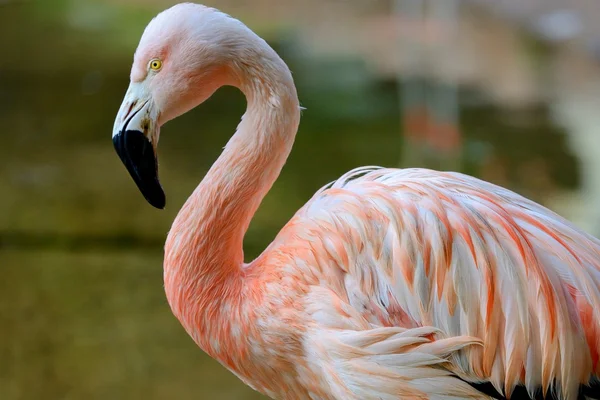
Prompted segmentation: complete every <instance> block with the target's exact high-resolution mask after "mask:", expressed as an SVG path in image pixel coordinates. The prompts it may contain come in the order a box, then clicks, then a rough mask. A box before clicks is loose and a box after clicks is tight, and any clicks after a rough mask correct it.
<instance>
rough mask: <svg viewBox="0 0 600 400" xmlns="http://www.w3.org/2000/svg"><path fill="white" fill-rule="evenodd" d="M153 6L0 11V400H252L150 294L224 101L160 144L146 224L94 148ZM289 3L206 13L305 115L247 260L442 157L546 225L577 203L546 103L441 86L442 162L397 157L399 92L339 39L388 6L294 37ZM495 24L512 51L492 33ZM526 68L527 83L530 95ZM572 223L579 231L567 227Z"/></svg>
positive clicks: (236, 100) (138, 199)
mask: <svg viewBox="0 0 600 400" xmlns="http://www.w3.org/2000/svg"><path fill="white" fill-rule="evenodd" d="M173 3H174V2H170V1H160V0H153V1H148V2H144V1H139V0H138V1H134V0H123V1H116V0H115V1H108V0H105V1H102V0H29V1H18V0H0V38H1V41H0V210H1V211H0V399H1V400H17V399H19V400H20V399H24V400H29V399H31V400H37V399H51V400H54V399H65V400H67V399H69V400H70V399H195V398H218V399H258V398H260V396H259V395H257V394H256V393H254V392H253V391H252V390H250V389H249V388H247V387H245V386H244V385H243V384H242V383H241V382H239V381H238V380H237V379H236V378H235V377H234V376H233V375H231V374H230V373H229V372H227V371H226V370H225V369H224V368H222V367H221V366H220V365H219V364H218V363H216V362H215V361H213V360H211V359H210V358H208V357H207V356H206V355H205V354H204V353H202V352H201V351H200V350H199V349H198V348H196V346H195V345H194V343H193V342H192V341H191V339H189V338H188V337H187V335H186V334H185V333H184V331H183V329H182V328H181V327H180V325H179V324H178V322H177V321H176V320H175V318H174V317H173V316H172V315H171V313H170V310H169V308H168V305H167V303H166V300H165V297H164V293H163V284H162V245H163V242H164V239H165V237H166V233H167V231H168V229H169V227H170V222H171V221H172V220H173V218H174V217H175V215H176V213H177V211H178V209H179V208H180V206H181V205H182V203H183V202H184V201H185V199H186V197H187V196H188V195H189V194H190V193H191V191H192V190H193V188H194V187H195V185H197V184H198V182H199V181H200V180H201V179H202V177H203V175H204V173H205V172H206V170H207V169H208V167H209V166H210V165H211V163H212V162H213V161H214V160H215V159H216V157H217V156H218V154H219V151H220V149H221V148H222V147H223V145H224V144H225V142H226V141H227V139H228V138H229V136H230V135H231V134H232V133H233V131H234V129H235V126H236V125H237V123H238V121H239V118H240V116H241V114H242V113H243V111H244V107H245V103H244V99H243V97H242V96H241V94H240V93H239V92H237V91H236V90H234V89H232V88H226V89H222V90H220V91H219V92H218V93H217V94H216V95H215V96H214V97H213V98H212V99H210V100H209V101H208V102H207V103H206V104H204V105H203V106H202V107H200V108H198V109H196V110H193V111H192V112H190V113H189V114H187V115H185V116H183V117H181V118H179V119H177V120H175V121H173V122H170V123H169V124H168V125H167V126H166V127H164V128H163V130H162V136H161V143H160V152H159V153H160V162H161V171H160V173H161V180H162V182H163V185H164V187H165V190H166V193H167V208H166V210H164V211H158V210H155V209H153V208H152V207H150V206H149V205H148V204H146V203H145V201H144V200H143V198H142V196H141V195H140V194H139V193H138V191H137V189H136V187H135V185H134V184H133V182H132V181H131V178H130V177H129V175H128V174H127V172H126V171H125V169H124V167H123V166H122V165H121V164H120V162H119V159H118V157H117V156H116V154H115V153H114V150H113V147H112V143H111V131H112V124H113V120H114V117H115V114H116V111H117V109H118V107H119V105H120V103H121V100H122V97H123V95H124V92H125V89H126V88H127V85H128V75H129V67H130V63H131V60H132V56H133V52H134V50H135V47H136V45H137V41H138V39H139V37H140V35H141V33H142V31H143V29H144V27H145V25H146V24H147V23H148V22H149V20H150V19H151V18H152V17H153V16H154V15H155V14H156V13H157V12H158V11H160V10H162V9H164V8H166V7H167V6H169V5H171V4H173ZM288 3H289V4H288ZM295 3H297V2H292V1H290V2H286V1H282V2H280V3H278V6H277V7H276V8H273V7H274V6H273V4H272V2H269V1H264V0H263V1H258V0H257V1H255V2H252V1H248V2H244V1H237V2H236V1H222V2H217V1H214V2H212V4H214V5H216V6H218V7H219V8H222V9H223V10H224V11H226V12H229V13H231V14H232V15H234V16H236V17H239V18H241V19H242V20H244V21H245V22H246V23H247V24H248V25H249V26H250V27H251V28H252V29H254V30H256V31H257V32H258V33H259V34H261V35H263V36H264V37H265V38H266V39H267V40H268V41H269V42H270V43H271V44H272V46H273V47H275V48H276V50H277V51H279V53H280V54H281V55H282V57H283V58H284V59H285V60H286V61H287V62H288V63H289V65H290V67H291V69H292V70H293V72H294V77H295V80H296V83H297V86H298V92H299V95H300V99H301V102H302V104H303V106H305V107H306V108H307V110H306V111H305V112H304V114H303V118H302V123H301V128H300V132H299V134H298V138H297V142H296V145H295V147H294V150H293V153H292V155H291V157H290V159H289V162H288V164H287V165H286V167H285V169H284V171H283V173H282V175H281V177H280V179H279V181H278V182H277V183H276V184H275V186H274V188H273V190H272V191H271V192H270V193H269V195H268V196H267V198H266V200H265V202H264V204H263V206H262V207H261V209H260V211H259V212H258V214H257V215H256V218H255V219H254V221H253V222H252V225H251V228H250V232H249V233H248V235H247V237H246V240H245V247H246V248H245V251H246V255H247V258H249V259H250V258H252V257H253V256H254V255H256V254H257V253H258V252H259V251H260V250H261V249H262V248H264V247H265V246H266V244H267V243H268V242H269V241H270V240H271V239H272V238H273V237H274V235H275V233H276V232H277V231H278V230H279V229H280V228H281V226H282V225H283V224H284V223H285V222H286V221H287V219H288V218H290V217H291V215H292V214H293V212H294V211H295V210H297V209H298V208H299V207H300V206H301V205H302V204H303V203H304V202H305V201H306V200H308V199H309V198H310V196H311V195H312V194H313V193H314V191H315V190H317V189H318V188H320V187H321V186H322V185H323V184H325V183H327V182H329V181H331V180H333V179H335V178H336V177H338V176H339V175H341V174H343V173H344V172H346V171H347V170H349V169H351V168H354V167H357V166H360V165H374V164H376V165H384V166H398V167H400V166H407V164H411V165H413V166H433V167H436V166H439V165H441V166H444V165H445V164H443V163H442V162H440V161H439V160H442V161H443V160H446V159H447V158H448V157H450V158H451V159H452V163H451V165H452V166H453V167H455V169H459V170H461V171H464V172H467V173H470V174H474V175H477V176H482V177H484V178H486V179H488V180H492V181H494V182H497V183H500V184H502V185H505V186H508V187H510V188H512V189H514V190H517V191H519V192H521V193H523V194H525V195H527V196H530V197H532V198H534V199H535V200H537V201H540V202H543V203H544V204H547V205H549V206H550V207H553V208H556V209H558V210H559V211H561V212H566V213H568V212H571V211H573V210H575V209H576V208H577V204H579V203H578V202H577V201H576V200H569V199H573V198H575V199H576V198H577V196H578V193H579V192H580V191H582V190H583V189H582V186H581V185H582V183H581V181H582V179H581V176H582V174H583V175H586V170H585V165H584V164H582V162H581V157H580V156H579V155H578V154H579V153H578V151H579V149H578V147H577V141H573V140H570V132H569V129H568V127H566V126H565V124H562V123H558V122H557V118H556V116H555V112H556V111H555V109H554V108H553V103H552V101H549V100H548V99H547V98H544V97H541V98H540V99H536V100H535V101H528V102H523V103H520V102H518V101H515V102H514V103H511V101H508V103H509V104H507V102H506V101H503V100H502V99H501V98H497V97H494V95H491V94H490V93H489V92H490V88H488V87H485V85H482V84H480V83H474V84H470V83H465V84H463V83H461V84H460V85H459V86H458V87H457V88H456V90H457V93H458V99H459V102H458V106H457V107H458V111H457V112H456V113H454V114H452V116H453V118H457V119H458V121H459V126H460V133H461V140H460V148H459V150H460V151H459V155H456V153H455V152H452V151H451V152H450V153H448V154H450V155H448V154H445V153H443V152H441V153H440V151H439V150H437V152H436V151H432V152H427V151H426V149H425V151H424V152H423V151H421V152H418V151H413V150H412V149H411V148H408V147H407V146H409V144H408V142H407V140H406V139H405V137H406V135H405V133H406V130H407V128H406V126H407V124H406V114H405V113H404V112H403V111H402V109H403V108H402V107H403V104H405V102H403V101H402V100H403V99H404V98H403V96H402V84H403V82H404V83H406V82H405V80H406V79H407V77H406V76H405V75H403V73H402V71H400V72H399V73H398V75H396V76H394V74H393V73H392V74H390V73H389V71H386V70H385V68H376V67H373V66H372V63H370V61H379V60H380V58H378V56H376V55H374V54H371V55H370V56H369V55H365V53H364V52H363V53H360V54H359V53H358V52H355V53H353V52H352V51H350V50H352V48H353V46H354V45H355V43H354V40H355V39H353V38H350V37H347V36H344V35H346V34H344V33H343V32H342V33H340V29H342V27H344V28H346V29H348V30H349V31H353V32H354V33H355V34H356V36H357V37H362V38H366V37H367V36H365V35H370V34H373V35H377V34H381V35H384V36H385V32H383V33H382V32H380V31H379V30H377V27H376V25H372V26H371V28H364V26H363V27H362V28H361V29H362V30H360V31H359V30H358V29H356V30H354V29H352V26H353V25H352V24H355V23H357V21H365V20H366V18H370V17H372V16H373V15H387V14H389V13H391V12H392V11H391V10H392V9H393V7H392V6H391V5H392V3H394V2H393V1H373V2H372V4H371V3H369V2H366V3H361V2H354V1H348V2H346V4H344V5H343V6H344V7H345V8H344V10H352V9H353V8H356V9H357V10H358V11H356V12H357V15H359V18H358V19H352V18H351V17H350V16H348V19H347V20H345V19H344V18H345V16H344V15H343V14H339V13H338V14H335V15H334V14H331V15H332V16H331V17H327V16H325V17H324V16H323V15H324V14H323V13H324V12H325V11H324V10H326V9H327V7H328V4H333V3H336V2H334V1H331V2H327V1H326V2H322V3H321V2H311V1H308V2H307V3H306V5H305V6H304V7H303V8H302V9H301V10H300V9H298V10H294V11H293V12H301V13H302V15H303V16H304V17H303V18H300V17H298V19H297V20H295V24H294V23H293V22H294V18H292V17H290V14H291V13H290V12H286V10H287V9H286V7H287V6H289V7H292V6H294V7H298V5H297V4H295ZM337 3H339V2H337ZM367 3H369V4H368V5H365V4H367ZM294 4H295V5H294ZM338 5H339V4H338ZM332 7H333V6H332ZM469 12H470V13H471V14H468V15H470V17H469V18H472V19H474V20H475V21H477V20H480V19H481V18H496V17H494V16H493V14H486V12H487V10H486V9H485V7H484V8H481V9H475V10H471V11H469ZM311 18H314V21H316V20H317V19H318V18H321V19H324V21H321V22H320V23H319V27H318V30H319V35H320V37H319V41H315V40H310V32H311V30H312V27H311V26H310V24H311V21H313V20H312V19H311ZM327 18H332V20H331V21H332V22H331V23H330V24H329V26H328V24H327ZM498 18H500V17H498ZM495 21H497V22H496V23H497V24H499V25H498V26H499V27H500V28H502V29H504V30H505V31H506V32H517V33H518V35H521V33H519V32H522V29H521V27H519V26H517V25H515V24H514V23H513V22H512V21H511V20H510V19H498V20H495ZM314 23H315V24H317V23H318V22H314ZM348 27H350V28H348ZM500 28H498V29H500ZM315 29H316V28H315ZM517 33H515V34H517ZM361 35H362V36H361ZM375 37H376V36H375ZM365 40H366V39H365ZM369 40H373V41H374V42H373V43H383V39H381V41H377V39H373V38H372V37H371V39H369ZM317 42H319V43H317ZM519 42H520V43H522V49H521V50H520V51H521V53H524V54H527V55H528V56H530V57H532V59H533V60H538V61H537V62H539V63H541V64H544V63H546V62H547V61H548V58H544V57H550V56H548V55H547V54H548V51H549V50H548V45H547V44H545V43H544V41H543V40H541V39H539V38H537V39H536V38H532V37H531V35H530V34H529V33H527V32H525V33H523V34H522V37H521V36H520V38H519ZM325 43H326V44H325ZM523 43H524V44H523ZM312 44H314V45H315V49H314V50H313V49H312V48H313V46H312ZM317 44H320V45H321V47H320V48H319V49H317V47H318V46H316V45H317ZM324 46H329V49H333V50H327V48H325V47H324ZM356 46H358V45H356ZM342 48H343V49H346V50H343V49H342ZM336 49H342V50H340V51H334V50H336ZM347 49H350V50H347ZM381 51H385V50H384V49H382V50H381ZM398 51H399V52H401V51H402V48H401V47H398ZM550 51H555V49H554V48H553V49H550ZM490 52H493V51H492V50H490ZM521 53H519V54H521ZM361 54H362V55H361ZM509 54H512V53H510V52H509ZM540 54H542V55H541V56H540ZM552 54H554V53H552ZM381 57H382V58H381V60H383V54H382V56H381ZM448 57H451V58H452V57H456V58H457V59H458V57H460V55H458V54H456V55H454V54H453V53H452V52H450V53H449V55H448ZM481 57H488V55H487V54H481ZM515 57H516V56H515ZM536 57H538V58H536ZM539 57H542V58H541V61H539V60H540V58H539ZM523 68H532V67H531V66H526V67H523ZM536 68H537V67H534V68H533V69H532V71H534V72H533V73H532V74H530V75H527V76H528V78H527V79H529V81H536V80H537V79H538V78H539V77H540V76H544V70H543V68H542V69H536ZM482 70H483V72H486V71H487V70H489V68H488V69H486V67H485V66H484V67H482ZM490 79H491V80H493V79H492V78H490ZM527 79H525V81H526V82H528V81H527ZM419 82H420V81H419V80H414V82H413V84H415V85H417V84H418V83H419ZM421 82H424V83H425V86H427V87H434V88H435V87H437V86H440V85H439V84H437V83H435V82H436V80H435V79H429V78H427V77H425V78H423V80H422V81H421ZM436 85H437V86H436ZM405 87H406V86H405ZM404 100H405V99H404ZM450 109H451V107H450ZM450 119H452V118H450ZM574 143H575V144H574ZM421 150H423V148H421ZM418 154H421V156H420V157H418ZM423 154H425V155H423ZM408 156H410V159H408V158H407V157H408ZM436 160H437V161H436ZM560 199H562V200H560ZM565 199H566V200H565ZM582 213H583V214H582ZM572 215H584V218H583V219H585V215H586V214H585V209H584V211H580V212H579V214H577V213H575V212H574V211H573V214H572ZM567 216H569V214H568V215H567Z"/></svg>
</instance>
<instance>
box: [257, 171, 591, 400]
mask: <svg viewBox="0 0 600 400" xmlns="http://www.w3.org/2000/svg"><path fill="white" fill-rule="evenodd" d="M266 253H270V254H271V255H273V254H275V253H277V254H286V255H287V256H288V258H287V261H282V259H281V257H279V261H280V263H283V264H286V268H287V269H288V270H290V269H294V270H295V271H296V273H297V276H298V277H302V278H298V279H302V280H304V281H305V282H306V285H307V287H306V288H304V289H303V290H304V291H305V292H306V295H305V296H304V298H303V302H304V303H303V304H304V312H305V313H306V315H307V316H308V318H309V319H310V324H308V326H309V328H307V333H306V343H305V348H306V352H307V353H309V354H312V355H313V356H312V359H313V360H314V365H313V367H314V370H318V371H319V373H320V374H322V376H324V377H327V379H328V383H327V385H329V386H330V387H332V388H333V387H336V388H337V390H339V392H338V395H340V396H342V398H365V397H364V393H363V397H361V395H360V393H362V392H364V390H367V389H365V388H373V387H376V388H378V390H380V393H379V395H378V396H379V397H377V398H398V397H397V396H398V395H399V394H403V395H405V396H409V397H410V396H416V397H417V398H418V397H420V396H424V398H425V397H427V396H434V397H436V396H437V395H439V396H441V397H440V398H443V397H444V396H450V397H478V396H482V395H481V393H480V392H475V391H471V389H472V388H471V387H470V386H468V385H466V384H464V382H463V381H462V380H465V381H468V382H491V384H492V385H493V386H494V387H495V388H496V390H498V391H499V392H500V393H504V394H505V395H507V396H508V395H510V394H511V392H512V391H513V390H514V388H515V387H516V386H517V385H524V386H525V387H526V389H527V392H529V393H530V394H531V395H533V394H534V392H535V391H536V390H539V389H541V390H542V391H543V393H544V394H545V393H546V392H547V391H548V390H553V391H555V392H556V393H562V396H563V397H564V398H576V396H577V393H578V389H579V385H580V384H586V383H588V382H589V381H590V380H594V379H597V377H598V373H599V370H600V368H599V365H600V364H599V362H598V354H599V351H600V333H599V332H600V331H599V328H600V326H599V321H600V317H599V314H598V313H599V312H600V290H599V289H600V241H598V240H597V239H595V238H593V237H592V236H590V235H588V234H586V233H584V232H582V231H581V230H579V229H577V228H576V227H574V226H573V225H572V224H571V223H569V222H568V221H567V220H565V219H563V218H561V217H560V216H558V215H557V214H555V213H553V212H552V211H550V210H548V209H546V208H545V207H543V206H541V205H539V204H537V203H535V202H533V201H530V200H527V199H525V198H524V197H522V196H520V195H518V194H516V193H513V192H511V191H509V190H507V189H503V188H500V187H498V186H495V185H493V184H490V183H487V182H484V181H481V180H479V179H476V178H473V177H470V176H467V175H463V174H459V173H449V172H437V171H431V170H426V169H403V170H398V169H383V168H377V167H367V168H360V169H356V170H353V171H351V172H349V173H347V174H346V175H344V176H343V177H341V178H340V179H339V180H337V181H335V182H333V183H332V184H329V185H327V186H326V187H324V188H323V189H321V190H320V191H318V192H317V193H316V194H315V196H314V197H313V198H312V199H311V200H310V201H309V202H308V203H307V204H306V205H305V206H304V207H303V208H302V209H301V210H299V211H298V213H297V214H296V215H295V216H294V218H293V219H292V220H291V221H290V222H289V223H288V224H287V225H286V227H285V228H284V229H283V230H282V231H281V233H280V235H279V236H278V238H277V239H276V240H275V241H274V243H273V244H272V246H271V247H269V249H267V251H266ZM268 258H269V257H267V258H262V259H261V258H259V260H262V261H264V262H268V261H267V259H268ZM257 261H258V260H257ZM323 341H328V342H329V345H328V346H325V345H323ZM316 342H318V344H317V343H316ZM315 346H316V347H315ZM315 348H317V349H320V350H319V351H320V353H319V354H316V353H315V352H316V350H315ZM317 353H318V352H317ZM378 357H379V358H378ZM360 360H362V361H360ZM359 361H360V362H359ZM409 367H410V368H413V369H410V368H409ZM366 377H369V379H367V378H366ZM416 378H419V379H424V380H423V381H419V380H417V379H416ZM433 378H435V379H437V381H436V382H437V389H434V387H435V386H436V385H433V386H432V385H430V384H428V383H427V382H430V381H428V379H433ZM459 378H460V379H459ZM323 379H326V378H323ZM444 380H446V381H447V383H448V384H447V385H444V384H441V382H444ZM418 382H421V383H418ZM430 383H431V382H430ZM386 388H387V389H386ZM332 390H333V389H332ZM444 390H446V392H445V393H446V394H444ZM436 393H437V395H436ZM344 396H345V397H344ZM389 396H391V397H389ZM394 396H396V397H394ZM333 398H338V396H334V397H333Z"/></svg>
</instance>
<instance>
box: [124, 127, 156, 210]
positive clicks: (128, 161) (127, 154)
mask: <svg viewBox="0 0 600 400" xmlns="http://www.w3.org/2000/svg"><path fill="white" fill-rule="evenodd" d="M113 144H114V146H115V150H116V151H117V154H118V155H119V158H121V161H122V162H123V164H124V165H125V167H126V168H127V171H129V174H130V175H131V177H132V178H133V180H134V182H135V183H136V185H137V187H138V189H139V190H140V192H141V193H142V195H143V196H144V198H145V199H146V201H148V203H150V205H152V206H153V207H156V208H158V209H161V210H162V209H164V208H165V204H166V198H165V192H164V191H163V189H162V186H161V185H160V181H159V180H158V163H157V160H156V155H155V153H154V148H153V147H152V143H150V141H149V140H148V139H147V138H146V136H144V134H143V133H142V132H140V131H134V130H126V131H121V132H119V133H118V134H117V135H115V136H114V137H113Z"/></svg>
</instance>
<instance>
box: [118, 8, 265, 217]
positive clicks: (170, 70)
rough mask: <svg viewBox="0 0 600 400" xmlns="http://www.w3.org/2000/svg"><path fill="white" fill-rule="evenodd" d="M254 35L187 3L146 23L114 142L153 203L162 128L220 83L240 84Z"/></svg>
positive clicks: (160, 195)
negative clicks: (245, 55)
mask: <svg viewBox="0 0 600 400" xmlns="http://www.w3.org/2000/svg"><path fill="white" fill-rule="evenodd" d="M253 36H254V35H253V33H252V32H251V31H250V30H249V29H248V28H247V27H246V26H245V25H243V24H242V23H241V22H239V21H238V20H236V19H233V18H231V17H229V16H228V15H226V14H223V13H221V12H219V11H217V10H215V9H212V8H208V7H205V6H201V5H198V4H191V3H184V4H178V5H176V6H173V7H171V8H169V9H167V10H165V11H163V12H162V13H160V14H158V15H157V16H156V17H155V18H154V19H153V20H152V21H151V22H150V23H149V24H148V26H147V27H146V29H145V31H144V33H143V35H142V38H141V40H140V43H139V45H138V48H137V50H136V52H135V55H134V60H133V66H132V68H131V74H130V85H129V88H128V90H127V92H126V94H125V98H124V99H123V103H122V104H121V107H120V109H119V112H118V114H117V117H116V120H115V124H114V128H113V143H114V146H115V149H116V151H117V153H118V155H119V157H120V158H121V161H122V162H123V163H124V164H125V166H126V168H127V170H128V171H129V173H130V174H131V176H132V177H133V180H134V181H135V183H136V184H137V186H138V188H139V190H140V191H141V193H142V194H143V195H144V197H145V198H146V200H147V201H148V202H149V203H150V204H151V205H153V206H154V207H156V208H164V206H165V203H166V199H165V194H164V191H163V189H162V186H161V184H160V181H159V179H158V162H157V156H156V149H157V144H158V139H159V134H160V127H161V126H162V125H163V124H164V123H166V122H167V121H169V120H171V119H173V118H176V117H177V116H179V115H181V114H183V113H185V112H187V111H189V110H190V109H192V108H194V107H196V106H197V105H199V104H201V103H202V102H203V101H205V100H206V99H207V98H208V97H210V96H211V95H212V94H213V93H214V92H215V90H217V89H218V88H219V87H221V86H223V85H235V86H239V82H238V77H239V76H240V74H239V67H238V66H239V53H240V52H244V51H248V49H251V48H252V46H251V44H252V43H250V42H248V39H249V38H252V37H253ZM236 69H237V71H236Z"/></svg>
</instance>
